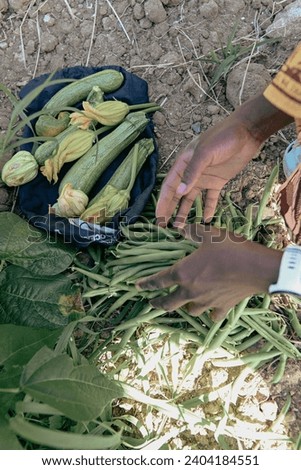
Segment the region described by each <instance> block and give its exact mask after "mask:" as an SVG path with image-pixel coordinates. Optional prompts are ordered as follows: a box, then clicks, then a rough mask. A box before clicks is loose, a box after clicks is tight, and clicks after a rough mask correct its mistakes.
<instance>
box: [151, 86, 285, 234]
mask: <svg viewBox="0 0 301 470" xmlns="http://www.w3.org/2000/svg"><path fill="white" fill-rule="evenodd" d="M292 121H293V118H292V117H291V116H289V115H287V114H286V113H284V112H283V111H281V110H279V109H277V108H275V107H274V106H273V105H272V104H271V103H269V102H268V101H267V100H266V99H265V98H264V96H263V95H262V94H259V95H258V96H255V97H254V98H252V99H250V100H248V101H246V102H245V103H243V104H242V105H241V106H240V107H238V108H237V109H236V110H235V111H234V112H233V113H231V114H230V115H229V116H228V117H227V118H226V119H224V121H222V122H221V123H218V124H216V125H215V126H213V127H211V128H210V129H209V130H207V131H206V132H204V133H203V134H201V135H200V136H199V137H197V138H196V139H194V140H193V141H192V142H191V143H190V144H189V145H188V146H187V147H186V149H184V151H183V152H181V153H180V154H179V156H178V158H177V160H176V162H175V164H174V165H173V167H172V168H171V170H170V171H169V173H168V175H167V177H166V179H165V181H164V182H163V184H162V188H161V193H160V197H159V201H158V204H157V211H156V217H157V223H158V224H160V225H162V226H166V225H167V224H168V222H169V220H170V218H171V217H172V215H173V213H174V211H175V209H176V208H177V211H176V217H175V221H174V225H175V226H178V227H183V226H184V225H185V220H186V217H187V215H188V213H189V210H190V208H191V206H192V204H193V202H194V200H195V199H196V197H197V196H198V194H199V193H200V191H203V190H206V198H205V208H204V220H205V221H206V222H209V221H210V219H211V218H212V217H213V216H214V212H215V209H216V205H217V202H218V198H219V194H220V191H221V189H222V188H223V186H224V185H225V184H226V183H227V182H228V181H229V180H230V179H231V178H233V177H234V176H236V175H237V174H238V173H239V172H240V171H241V170H242V169H243V168H244V167H245V166H246V165H247V163H248V162H249V161H250V160H251V159H252V158H253V157H255V156H256V155H257V153H258V152H259V150H260V147H261V146H262V144H263V143H264V142H265V140H266V139H267V138H268V137H270V136H271V135H272V134H273V133H275V132H276V131H278V130H279V129H282V128H283V127H285V126H286V125H288V124H289V123H290V122H292Z"/></svg>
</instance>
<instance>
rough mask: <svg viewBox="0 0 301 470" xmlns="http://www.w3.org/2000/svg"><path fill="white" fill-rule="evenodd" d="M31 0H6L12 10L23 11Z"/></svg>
mask: <svg viewBox="0 0 301 470" xmlns="http://www.w3.org/2000/svg"><path fill="white" fill-rule="evenodd" d="M30 2H31V0H8V3H9V6H10V8H12V9H13V10H14V11H20V10H22V11H24V10H25V9H26V8H27V7H28V6H29V4H30Z"/></svg>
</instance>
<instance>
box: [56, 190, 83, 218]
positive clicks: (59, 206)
mask: <svg viewBox="0 0 301 470" xmlns="http://www.w3.org/2000/svg"><path fill="white" fill-rule="evenodd" d="M88 202H89V198H88V196H87V195H86V194H85V193H84V192H83V191H81V190H80V189H73V187H72V184H70V183H67V184H65V186H64V187H63V190H62V192H61V194H60V196H59V198H58V200H57V202H56V203H55V204H54V205H53V206H52V208H51V209H52V210H54V212H55V214H56V215H58V216H60V217H78V216H79V215H80V214H81V213H82V212H83V211H84V210H85V208H86V207H87V205H88Z"/></svg>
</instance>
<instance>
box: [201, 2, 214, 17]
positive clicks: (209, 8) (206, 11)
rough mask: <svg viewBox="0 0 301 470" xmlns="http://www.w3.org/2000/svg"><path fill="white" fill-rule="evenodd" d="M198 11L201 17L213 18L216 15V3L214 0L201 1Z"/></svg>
mask: <svg viewBox="0 0 301 470" xmlns="http://www.w3.org/2000/svg"><path fill="white" fill-rule="evenodd" d="M199 11H200V15H201V16H202V17H203V18H208V19H213V18H216V17H217V15H218V5H217V3H216V2H215V1H214V0H209V1H208V2H206V3H203V2H202V5H201V6H200V8H199Z"/></svg>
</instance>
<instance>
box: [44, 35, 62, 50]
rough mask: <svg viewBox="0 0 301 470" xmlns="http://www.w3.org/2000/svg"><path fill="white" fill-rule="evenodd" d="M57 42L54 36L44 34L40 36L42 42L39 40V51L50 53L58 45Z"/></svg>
mask: <svg viewBox="0 0 301 470" xmlns="http://www.w3.org/2000/svg"><path fill="white" fill-rule="evenodd" d="M58 43H59V40H58V38H57V37H56V36H54V35H53V34H50V33H47V32H45V33H44V34H43V35H42V40H41V50H42V51H43V52H52V51H54V49H55V48H56V46H57V45H58Z"/></svg>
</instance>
